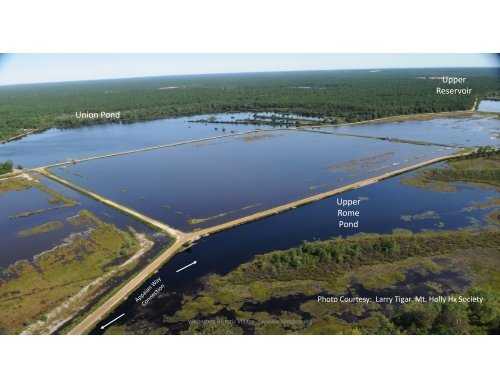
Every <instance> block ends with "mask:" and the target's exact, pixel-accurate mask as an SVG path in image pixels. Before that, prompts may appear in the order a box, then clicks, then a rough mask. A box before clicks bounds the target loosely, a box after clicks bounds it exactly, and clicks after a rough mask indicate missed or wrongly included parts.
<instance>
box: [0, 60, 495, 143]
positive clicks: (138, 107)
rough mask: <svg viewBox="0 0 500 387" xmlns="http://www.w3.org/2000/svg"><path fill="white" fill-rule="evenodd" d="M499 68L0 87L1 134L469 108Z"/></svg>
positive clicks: (491, 90)
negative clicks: (214, 117)
mask: <svg viewBox="0 0 500 387" xmlns="http://www.w3.org/2000/svg"><path fill="white" fill-rule="evenodd" d="M442 75H449V76H462V77H463V76H465V77H467V78H468V80H467V86H468V87H470V88H472V94H471V95H455V96H442V95H436V92H435V88H436V87H444V86H447V85H445V84H443V83H442V82H440V81H439V80H437V79H429V77H439V76H442ZM499 92H500V85H499V80H498V76H497V73H496V69H418V70H417V69H414V70H384V71H381V72H369V71H367V70H356V71H316V72H286V73H254V74H232V75H203V76H171V77H151V78H136V79H126V80H106V81H85V82H70V83H54V84H41V85H19V86H3V87H0V140H1V139H6V138H9V137H11V136H13V135H17V134H20V133H23V131H28V130H34V129H46V128H50V127H63V128H64V127H74V126H80V125H82V124H87V123H88V121H83V122H82V120H80V119H77V118H76V117H75V111H91V112H100V111H108V112H110V111H121V113H122V114H121V120H122V121H140V120H147V119H153V118H161V117H171V116H181V115H193V114H201V113H203V114H205V113H207V114H209V113H218V112H232V111H257V112H258V111H273V112H282V113H295V114H300V115H305V116H320V117H325V118H329V119H333V120H338V121H339V122H354V121H360V120H367V119H374V118H381V117H387V116H394V115H401V114H413V113H425V112H440V111H455V110H466V109H470V108H471V107H472V105H473V104H474V101H475V98H476V97H478V96H479V97H482V96H486V95H489V96H490V97H491V96H495V95H499V94H500V93H499Z"/></svg>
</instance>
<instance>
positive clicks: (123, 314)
mask: <svg viewBox="0 0 500 387" xmlns="http://www.w3.org/2000/svg"><path fill="white" fill-rule="evenodd" d="M123 316H125V313H122V314H121V315H119V316H118V317H117V318H115V319H114V320H111V321H110V322H109V323H107V324H106V325H103V326H102V327H101V329H104V328H106V327H107V326H108V325H109V324H112V323H114V322H115V321H116V320H118V319H119V318H121V317H123Z"/></svg>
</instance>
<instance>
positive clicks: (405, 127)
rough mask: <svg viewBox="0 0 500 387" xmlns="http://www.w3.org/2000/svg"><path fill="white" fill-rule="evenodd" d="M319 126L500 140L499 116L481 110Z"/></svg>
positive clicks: (462, 141)
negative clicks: (454, 115) (428, 117)
mask: <svg viewBox="0 0 500 387" xmlns="http://www.w3.org/2000/svg"><path fill="white" fill-rule="evenodd" d="M321 130H322V131H325V130H326V131H331V132H333V133H344V134H353V135H363V136H374V137H389V138H399V139H402V140H408V141H425V142H431V143H435V144H446V145H453V146H457V145H458V146H465V147H471V146H485V145H495V146H498V145H499V144H500V120H499V119H498V118H496V117H491V116H484V115H481V114H474V115H471V116H470V117H465V118H440V119H434V120H424V121H405V122H388V123H379V124H368V125H344V126H337V127H329V128H321Z"/></svg>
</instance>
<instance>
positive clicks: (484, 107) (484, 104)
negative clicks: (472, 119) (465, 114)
mask: <svg viewBox="0 0 500 387" xmlns="http://www.w3.org/2000/svg"><path fill="white" fill-rule="evenodd" d="M477 110H478V111H480V112H491V113H500V101H492V100H484V101H481V102H480V103H479V106H478V107H477Z"/></svg>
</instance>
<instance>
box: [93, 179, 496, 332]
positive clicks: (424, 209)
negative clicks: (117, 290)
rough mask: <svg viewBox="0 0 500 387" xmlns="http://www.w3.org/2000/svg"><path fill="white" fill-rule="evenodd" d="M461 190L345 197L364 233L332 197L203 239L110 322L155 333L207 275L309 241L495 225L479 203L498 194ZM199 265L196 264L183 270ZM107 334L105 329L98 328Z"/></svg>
mask: <svg viewBox="0 0 500 387" xmlns="http://www.w3.org/2000/svg"><path fill="white" fill-rule="evenodd" d="M413 173H414V172H409V173H407V174H405V175H403V176H405V177H406V176H411V175H413ZM455 186H456V187H457V191H456V192H439V191H433V190H427V189H421V188H415V187H411V186H405V185H401V184H400V179H399V178H397V177H396V178H393V179H389V180H385V181H382V182H379V183H377V184H373V185H370V186H365V187H362V188H359V189H356V190H354V191H350V192H347V193H344V194H342V195H340V196H339V197H341V198H344V199H358V198H361V199H363V200H362V201H361V204H360V207H359V210H360V217H359V228H351V229H344V228H339V226H338V221H339V218H338V217H337V210H338V209H339V208H340V207H339V206H338V204H337V198H338V197H331V198H328V199H325V200H321V201H319V202H315V203H311V204H308V205H306V206H303V207H299V208H297V209H294V210H292V211H288V212H284V213H281V214H278V215H275V216H271V217H268V218H264V219H261V220H258V221H255V222H252V223H248V224H245V225H241V226H238V227H236V228H233V229H230V230H227V231H224V232H221V233H219V234H214V235H211V236H209V237H206V238H203V239H202V240H200V241H199V242H198V243H197V244H196V245H195V246H193V247H192V248H191V249H189V250H188V251H184V252H182V253H180V254H178V255H176V256H174V257H173V258H172V259H171V260H170V261H169V262H168V263H166V264H165V265H164V266H163V267H162V268H161V269H160V270H159V272H158V273H157V274H155V275H154V276H153V277H152V279H155V278H158V277H160V278H161V280H162V284H163V285H164V286H165V288H164V289H163V290H162V291H161V293H160V294H159V296H158V297H156V299H154V300H153V301H152V302H150V303H149V304H148V305H147V306H142V305H140V303H137V302H136V301H135V298H136V297H137V296H138V295H140V294H141V292H142V291H144V289H145V288H146V287H147V285H143V286H142V287H140V288H139V289H138V290H137V291H136V292H135V293H134V294H132V295H131V296H130V297H128V299H127V301H125V302H124V303H123V304H122V305H121V306H120V307H118V308H117V309H116V310H115V311H114V312H113V313H112V314H111V315H110V316H108V317H107V319H106V321H111V320H112V319H113V318H115V317H118V316H120V315H121V314H122V313H124V314H125V315H124V316H123V317H122V318H121V319H120V321H118V322H117V323H116V324H127V325H130V326H131V329H132V331H134V329H141V331H142V329H146V330H148V329H150V330H151V331H153V330H154V328H155V327H157V326H162V325H164V324H163V322H162V321H163V318H164V316H165V315H172V314H173V313H174V312H175V310H177V309H178V308H179V307H180V305H181V301H182V295H184V294H190V293H195V292H196V291H197V290H198V289H199V288H200V286H201V282H200V281H202V279H203V277H204V276H206V275H207V274H209V273H218V274H226V273H228V272H229V271H231V270H233V269H234V268H236V267H237V266H238V265H240V264H242V263H244V262H247V261H249V260H250V259H251V258H252V257H254V256H255V255H257V254H262V253H266V252H270V251H273V250H280V249H288V248H290V247H294V246H297V245H299V244H300V243H301V242H302V241H304V240H313V239H315V238H318V239H328V238H331V237H337V236H339V235H343V236H346V235H352V234H355V233H359V232H367V233H373V232H375V233H391V232H392V231H393V230H394V229H395V228H404V229H406V230H411V231H413V232H419V231H422V230H429V229H432V230H445V229H446V230H455V229H459V228H467V227H470V226H478V227H484V226H489V227H495V226H493V225H492V224H490V223H488V222H487V221H486V220H485V215H486V214H487V213H489V212H491V211H492V210H493V209H492V208H478V206H477V205H478V204H480V203H487V202H488V201H489V200H490V199H491V198H492V197H495V196H497V192H496V190H495V189H487V188H484V187H479V186H476V185H466V184H455ZM194 260H196V261H197V264H196V265H193V266H191V267H189V268H188V269H185V270H183V271H181V272H179V273H176V271H177V270H178V269H179V268H182V267H184V266H185V265H187V264H189V263H191V262H193V261H194ZM102 332H103V331H102V330H101V329H99V328H97V329H95V330H94V331H93V333H96V334H100V333H102Z"/></svg>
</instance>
